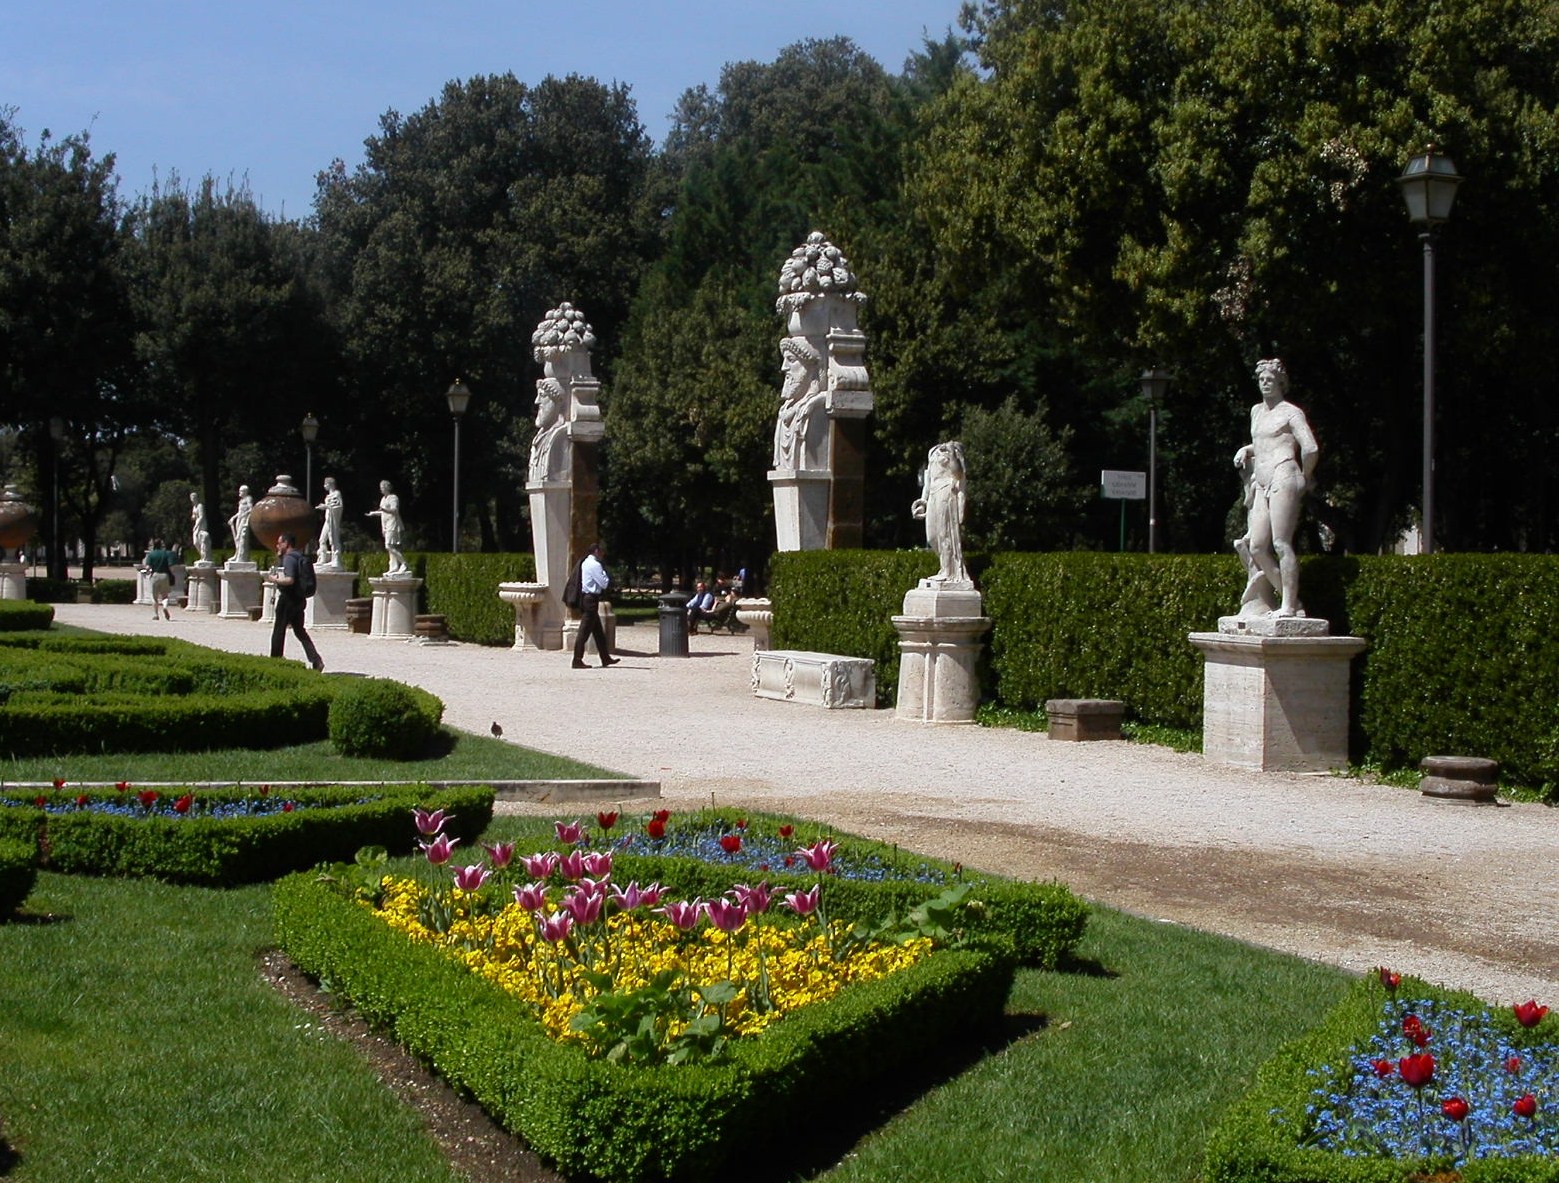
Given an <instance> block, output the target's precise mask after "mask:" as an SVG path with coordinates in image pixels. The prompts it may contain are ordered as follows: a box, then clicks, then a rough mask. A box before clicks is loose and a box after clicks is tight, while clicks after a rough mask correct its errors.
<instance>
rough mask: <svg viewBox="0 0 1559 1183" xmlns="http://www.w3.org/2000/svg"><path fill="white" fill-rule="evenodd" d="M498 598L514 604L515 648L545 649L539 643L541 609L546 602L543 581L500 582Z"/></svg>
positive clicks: (545, 589)
mask: <svg viewBox="0 0 1559 1183" xmlns="http://www.w3.org/2000/svg"><path fill="white" fill-rule="evenodd" d="M498 598H499V599H500V600H502V601H503V602H504V603H505V604H513V605H514V645H513V646H512V647H513V648H515V649H545V648H546V646H545V645H543V644H542V643H541V610H542V608H543V607H544V606H545V605H546V602H547V585H546V584H545V583H500V584H499V585H498Z"/></svg>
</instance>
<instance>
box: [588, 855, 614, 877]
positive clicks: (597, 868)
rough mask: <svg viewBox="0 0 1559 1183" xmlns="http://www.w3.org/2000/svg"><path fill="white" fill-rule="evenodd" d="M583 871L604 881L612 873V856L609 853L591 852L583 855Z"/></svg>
mask: <svg viewBox="0 0 1559 1183" xmlns="http://www.w3.org/2000/svg"><path fill="white" fill-rule="evenodd" d="M585 870H586V871H587V872H588V873H589V874H590V875H592V876H593V877H594V878H596V879H604V878H606V877H607V876H608V875H610V874H611V873H612V856H611V854H610V853H609V852H606V851H600V850H592V851H590V852H589V853H588V854H586V855H585Z"/></svg>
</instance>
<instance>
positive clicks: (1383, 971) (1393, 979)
mask: <svg viewBox="0 0 1559 1183" xmlns="http://www.w3.org/2000/svg"><path fill="white" fill-rule="evenodd" d="M1377 972H1378V973H1379V974H1380V984H1381V985H1382V986H1384V987H1385V988H1386V990H1387V992H1388V993H1391V994H1395V993H1396V992H1397V987H1398V986H1400V985H1401V984H1402V975H1401V974H1395V973H1392V972H1391V971H1390V970H1389V969H1387V968H1386V967H1385V966H1384V965H1383V966H1381V967H1380V969H1379V970H1378V971H1377Z"/></svg>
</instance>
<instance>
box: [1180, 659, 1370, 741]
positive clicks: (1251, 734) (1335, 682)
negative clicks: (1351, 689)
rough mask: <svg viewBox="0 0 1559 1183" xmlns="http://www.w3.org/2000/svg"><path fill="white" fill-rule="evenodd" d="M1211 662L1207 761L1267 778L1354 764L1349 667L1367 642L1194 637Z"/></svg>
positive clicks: (1205, 719)
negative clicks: (1350, 760) (1350, 743)
mask: <svg viewBox="0 0 1559 1183" xmlns="http://www.w3.org/2000/svg"><path fill="white" fill-rule="evenodd" d="M1191 644H1193V645H1195V646H1196V647H1197V648H1198V649H1200V650H1201V651H1202V656H1203V658H1204V659H1205V662H1206V665H1205V667H1204V680H1203V689H1202V754H1203V756H1205V757H1206V758H1207V759H1209V760H1213V761H1216V762H1217V763H1220V764H1233V765H1235V766H1237V767H1240V768H1255V769H1259V770H1260V771H1262V772H1330V771H1332V770H1334V769H1338V768H1345V767H1347V764H1348V664H1349V662H1350V661H1352V660H1353V658H1354V656H1355V655H1357V654H1359V653H1362V652H1363V651H1364V646H1365V641H1364V638H1362V637H1249V636H1229V635H1227V634H1223V633H1192V634H1191Z"/></svg>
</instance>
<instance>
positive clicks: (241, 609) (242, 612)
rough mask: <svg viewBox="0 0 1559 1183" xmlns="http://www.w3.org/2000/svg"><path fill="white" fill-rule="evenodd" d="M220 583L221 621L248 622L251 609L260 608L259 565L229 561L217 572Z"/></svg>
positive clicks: (234, 560)
mask: <svg viewBox="0 0 1559 1183" xmlns="http://www.w3.org/2000/svg"><path fill="white" fill-rule="evenodd" d="M218 578H219V579H221V581H222V611H221V612H219V613H217V615H219V616H220V617H221V618H222V619H223V620H248V619H249V617H250V616H251V615H252V613H251V611H250V610H251V609H253V608H258V607H259V606H260V564H258V563H240V562H238V561H237V560H236V559H229V560H228V561H227V562H226V563H224V564H223V565H222V570H221V571H220V572H218Z"/></svg>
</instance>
